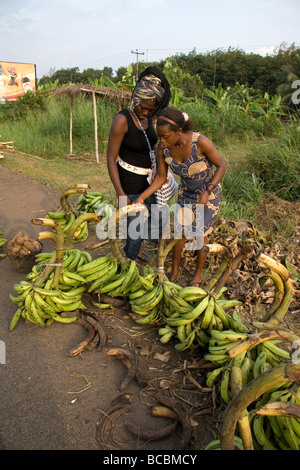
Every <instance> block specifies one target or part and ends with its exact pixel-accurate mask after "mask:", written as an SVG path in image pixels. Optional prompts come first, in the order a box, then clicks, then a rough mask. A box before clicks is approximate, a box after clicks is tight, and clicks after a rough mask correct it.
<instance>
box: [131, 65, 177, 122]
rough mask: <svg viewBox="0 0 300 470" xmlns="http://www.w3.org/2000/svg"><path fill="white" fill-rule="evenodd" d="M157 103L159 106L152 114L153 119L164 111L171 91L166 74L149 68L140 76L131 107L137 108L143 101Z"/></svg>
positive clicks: (154, 68) (155, 68)
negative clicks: (154, 101)
mask: <svg viewBox="0 0 300 470" xmlns="http://www.w3.org/2000/svg"><path fill="white" fill-rule="evenodd" d="M147 99H148V100H149V99H150V100H154V99H156V101H157V106H156V108H155V110H154V111H153V113H152V117H154V116H155V115H156V114H158V113H159V112H161V110H162V109H164V108H165V107H166V106H167V105H168V103H169V101H170V99H171V90H170V85H169V82H168V80H167V78H166V76H165V74H164V73H163V72H162V71H161V70H159V68H157V67H153V66H152V67H148V68H147V69H145V70H144V71H143V72H142V73H141V74H140V76H139V80H138V82H137V84H136V86H135V89H134V91H133V94H132V98H131V103H130V106H131V107H135V106H137V105H139V104H140V103H141V101H142V100H147Z"/></svg>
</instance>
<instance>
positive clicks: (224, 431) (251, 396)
mask: <svg viewBox="0 0 300 470" xmlns="http://www.w3.org/2000/svg"><path fill="white" fill-rule="evenodd" d="M299 380H300V365H299V364H298V365H296V364H293V363H281V364H279V365H278V366H276V367H273V368H272V369H270V370H268V371H267V372H264V373H263V374H260V375H259V376H257V377H255V378H254V379H252V380H251V381H250V382H249V383H248V384H247V385H246V386H245V387H243V388H242V389H241V391H240V392H239V393H238V394H237V395H235V396H234V397H233V399H232V400H231V401H230V403H229V404H228V406H227V408H226V409H225V412H224V414H223V419H222V424H221V430H220V443H221V450H234V435H235V429H236V425H237V422H238V420H239V418H240V416H241V414H242V412H243V410H245V409H247V408H248V407H249V405H251V403H253V402H254V401H255V400H256V399H257V398H258V397H259V396H261V395H263V394H264V393H265V392H267V391H268V390H270V389H271V388H272V387H275V386H278V385H280V384H282V383H284V382H287V381H292V382H297V381H299Z"/></svg>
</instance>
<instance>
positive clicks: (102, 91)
mask: <svg viewBox="0 0 300 470" xmlns="http://www.w3.org/2000/svg"><path fill="white" fill-rule="evenodd" d="M47 94H51V95H52V96H54V97H57V98H60V97H63V96H69V97H70V155H72V154H73V145H72V124H73V100H74V98H76V97H82V96H83V97H84V96H85V95H87V94H92V97H93V107H94V123H95V148H96V160H97V163H99V154H98V123H97V112H96V95H97V96H99V97H101V98H103V99H105V100H109V101H113V102H115V103H117V106H118V109H121V108H123V107H126V106H127V105H128V104H129V102H130V98H131V94H132V93H131V91H128V90H118V89H114V88H108V87H97V86H93V85H86V84H82V83H76V84H75V85H67V86H63V87H57V88H53V89H50V90H47Z"/></svg>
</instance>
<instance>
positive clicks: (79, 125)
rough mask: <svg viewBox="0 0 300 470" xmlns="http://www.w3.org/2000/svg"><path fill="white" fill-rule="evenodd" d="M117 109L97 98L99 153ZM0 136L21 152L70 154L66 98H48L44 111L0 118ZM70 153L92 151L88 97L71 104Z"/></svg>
mask: <svg viewBox="0 0 300 470" xmlns="http://www.w3.org/2000/svg"><path fill="white" fill-rule="evenodd" d="M116 111H117V109H116V107H115V106H114V105H113V104H110V103H108V102H106V101H104V100H97V123H98V142H99V152H103V151H104V148H105V140H107V136H108V133H109V129H110V126H111V122H112V120H113V117H114V115H115V113H116ZM1 121H2V122H1V139H2V140H3V141H4V140H6V141H13V142H14V145H15V146H16V147H17V148H18V149H19V150H21V151H22V152H26V153H30V154H34V155H41V156H44V157H48V158H53V157H56V156H65V155H68V154H69V153H70V143H69V132H70V100H69V99H68V98H67V97H63V98H60V99H55V98H53V97H49V98H48V99H47V102H46V110H35V111H34V112H32V113H31V112H27V113H24V115H23V116H22V117H20V116H17V119H14V118H13V116H10V119H8V120H4V119H2V120H1ZM72 141H73V153H74V154H80V153H83V152H90V153H94V152H95V143H94V142H95V141H94V114H93V104H92V100H91V99H90V97H86V98H85V99H76V100H74V104H73V128H72Z"/></svg>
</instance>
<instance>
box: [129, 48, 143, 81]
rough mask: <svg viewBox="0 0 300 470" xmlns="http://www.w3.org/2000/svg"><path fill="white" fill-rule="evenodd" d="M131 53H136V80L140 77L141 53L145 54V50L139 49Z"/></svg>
mask: <svg viewBox="0 0 300 470" xmlns="http://www.w3.org/2000/svg"><path fill="white" fill-rule="evenodd" d="M131 54H136V73H135V75H136V80H138V77H139V55H144V54H145V52H139V51H138V50H137V49H136V50H135V51H131Z"/></svg>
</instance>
